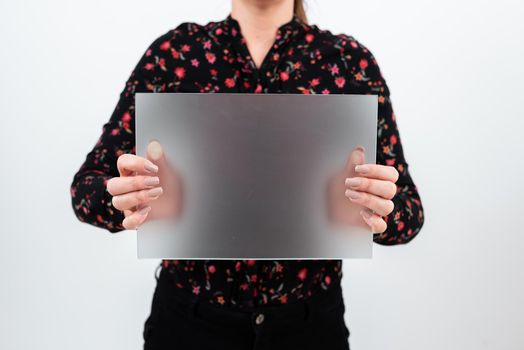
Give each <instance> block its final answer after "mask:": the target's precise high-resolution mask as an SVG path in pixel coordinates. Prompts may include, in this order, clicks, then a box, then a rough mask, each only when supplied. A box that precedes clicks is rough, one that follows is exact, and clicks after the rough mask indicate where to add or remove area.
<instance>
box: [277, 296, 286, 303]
mask: <svg viewBox="0 0 524 350" xmlns="http://www.w3.org/2000/svg"><path fill="white" fill-rule="evenodd" d="M279 300H280V303H281V304H286V303H287V295H286V294H285V295H282V296H281V297H280V298H279Z"/></svg>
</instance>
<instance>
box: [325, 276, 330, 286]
mask: <svg viewBox="0 0 524 350" xmlns="http://www.w3.org/2000/svg"><path fill="white" fill-rule="evenodd" d="M324 283H325V284H327V285H328V286H329V285H330V284H331V277H330V276H326V277H324Z"/></svg>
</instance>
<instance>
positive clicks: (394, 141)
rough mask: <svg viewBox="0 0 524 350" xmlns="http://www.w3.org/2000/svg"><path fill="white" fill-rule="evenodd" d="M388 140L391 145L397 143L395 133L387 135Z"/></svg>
mask: <svg viewBox="0 0 524 350" xmlns="http://www.w3.org/2000/svg"><path fill="white" fill-rule="evenodd" d="M389 142H391V144H392V145H396V144H397V135H395V134H393V135H391V136H390V137H389Z"/></svg>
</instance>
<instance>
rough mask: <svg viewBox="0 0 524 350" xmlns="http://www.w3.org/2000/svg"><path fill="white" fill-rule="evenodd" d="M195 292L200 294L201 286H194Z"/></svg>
mask: <svg viewBox="0 0 524 350" xmlns="http://www.w3.org/2000/svg"><path fill="white" fill-rule="evenodd" d="M193 294H196V295H198V294H200V286H193Z"/></svg>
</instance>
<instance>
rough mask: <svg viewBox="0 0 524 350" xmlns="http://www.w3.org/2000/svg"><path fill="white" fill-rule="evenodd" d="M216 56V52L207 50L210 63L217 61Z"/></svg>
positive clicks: (207, 58)
mask: <svg viewBox="0 0 524 350" xmlns="http://www.w3.org/2000/svg"><path fill="white" fill-rule="evenodd" d="M216 58H217V57H216V56H215V54H214V53H211V52H206V60H207V61H208V62H209V63H210V64H213V63H215V61H216Z"/></svg>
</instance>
